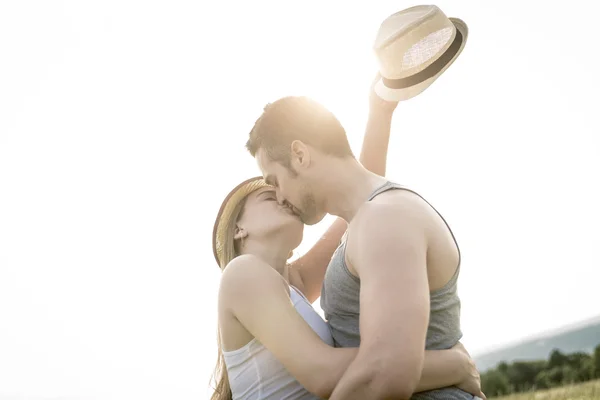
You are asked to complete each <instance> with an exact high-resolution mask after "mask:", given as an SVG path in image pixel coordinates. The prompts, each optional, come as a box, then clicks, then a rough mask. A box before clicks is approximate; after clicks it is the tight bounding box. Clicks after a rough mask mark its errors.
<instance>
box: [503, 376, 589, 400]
mask: <svg viewBox="0 0 600 400" xmlns="http://www.w3.org/2000/svg"><path fill="white" fill-rule="evenodd" d="M494 400H600V380H596V381H591V382H585V383H581V384H576V385H569V386H563V387H559V388H555V389H550V390H539V391H537V392H529V393H519V394H512V395H510V396H504V397H494Z"/></svg>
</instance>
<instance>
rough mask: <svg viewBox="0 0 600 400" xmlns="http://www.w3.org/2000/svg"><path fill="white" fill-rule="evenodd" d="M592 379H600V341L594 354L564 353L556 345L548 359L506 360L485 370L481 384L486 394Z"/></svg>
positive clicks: (555, 385) (546, 387)
mask: <svg viewBox="0 0 600 400" xmlns="http://www.w3.org/2000/svg"><path fill="white" fill-rule="evenodd" d="M592 379H600V344H599V345H598V346H596V348H595V349H594V352H593V353H592V354H588V353H584V352H575V353H571V354H564V353H562V352H561V351H559V350H558V349H554V350H553V351H552V352H551V353H550V357H549V358H548V360H539V361H515V362H513V363H506V362H502V363H500V364H498V365H497V366H496V368H494V369H491V370H488V371H486V372H485V373H483V374H481V388H482V389H483V393H485V394H486V396H489V397H493V396H504V395H508V394H512V393H520V392H528V391H532V390H539V389H549V388H553V387H557V386H562V385H566V384H572V383H578V382H585V381H589V380H592Z"/></svg>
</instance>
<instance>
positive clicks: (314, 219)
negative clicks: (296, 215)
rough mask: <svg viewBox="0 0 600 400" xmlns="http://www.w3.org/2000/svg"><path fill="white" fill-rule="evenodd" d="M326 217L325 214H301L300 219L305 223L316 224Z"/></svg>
mask: <svg viewBox="0 0 600 400" xmlns="http://www.w3.org/2000/svg"><path fill="white" fill-rule="evenodd" d="M323 218H325V215H322V216H321V215H301V216H300V220H301V221H302V222H303V223H304V224H305V225H315V224H318V223H319V222H321V221H322V220H323Z"/></svg>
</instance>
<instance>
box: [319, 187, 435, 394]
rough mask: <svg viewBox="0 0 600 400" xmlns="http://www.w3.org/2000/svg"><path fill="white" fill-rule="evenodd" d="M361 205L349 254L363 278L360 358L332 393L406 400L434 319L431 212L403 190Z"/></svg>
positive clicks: (420, 366)
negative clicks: (392, 199) (390, 200)
mask: <svg viewBox="0 0 600 400" xmlns="http://www.w3.org/2000/svg"><path fill="white" fill-rule="evenodd" d="M398 197H399V199H400V200H399V202H398V203H397V204H377V203H375V204H373V203H369V204H366V205H365V206H363V208H362V209H361V211H360V212H359V214H358V215H357V216H356V217H355V221H356V225H355V227H353V231H352V232H353V235H351V236H350V237H349V239H348V240H349V242H348V247H347V259H348V261H349V263H350V265H351V266H352V268H354V270H355V271H356V273H357V274H358V276H359V278H360V280H361V292H360V333H361V344H360V348H359V351H358V355H357V357H356V358H355V359H354V361H353V362H352V363H351V365H350V366H349V367H348V369H347V370H346V373H345V374H344V375H343V377H342V379H341V380H340V382H339V384H338V386H337V387H336V388H335V390H334V392H333V394H332V396H331V398H332V399H334V400H335V399H344V400H351V399H387V398H398V399H408V398H409V397H410V396H411V395H412V394H413V392H414V391H415V390H416V389H417V384H418V382H419V379H420V377H421V372H422V369H423V360H424V352H425V337H426V333H427V325H428V321H429V284H428V279H427V264H426V257H427V235H426V228H425V226H424V224H425V222H424V221H425V220H426V214H427V213H426V212H424V210H423V208H424V207H423V203H422V201H420V200H418V199H416V198H415V197H414V196H411V195H410V194H408V192H406V194H398Z"/></svg>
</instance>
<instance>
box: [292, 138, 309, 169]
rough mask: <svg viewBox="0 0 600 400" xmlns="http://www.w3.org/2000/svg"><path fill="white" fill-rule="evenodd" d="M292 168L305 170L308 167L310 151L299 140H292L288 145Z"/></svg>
mask: <svg viewBox="0 0 600 400" xmlns="http://www.w3.org/2000/svg"><path fill="white" fill-rule="evenodd" d="M290 156H291V161H292V166H295V167H296V168H307V167H308V166H309V165H310V149H309V147H308V146H307V145H306V144H304V143H303V142H302V141H300V140H294V141H293V142H292V144H291V145H290Z"/></svg>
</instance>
